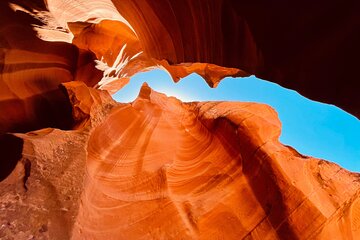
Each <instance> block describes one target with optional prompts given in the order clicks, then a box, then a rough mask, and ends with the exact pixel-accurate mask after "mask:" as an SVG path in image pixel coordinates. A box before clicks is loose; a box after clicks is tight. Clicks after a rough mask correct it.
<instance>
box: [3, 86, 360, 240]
mask: <svg viewBox="0 0 360 240" xmlns="http://www.w3.org/2000/svg"><path fill="white" fill-rule="evenodd" d="M64 88H65V89H66V91H67V92H68V94H69V96H72V101H71V102H72V104H73V107H74V112H80V111H81V112H82V115H81V116H82V118H81V119H82V121H81V122H80V123H81V124H79V125H78V126H79V127H78V130H70V131H64V130H56V129H44V130H40V131H35V132H30V133H27V134H15V135H14V137H16V138H19V139H22V141H23V147H22V157H21V159H20V160H19V162H18V163H17V165H16V166H15V168H14V169H13V171H12V172H11V174H10V175H8V176H7V177H6V178H5V180H3V181H2V182H1V183H0V184H1V188H0V196H1V198H0V200H1V205H0V207H1V214H0V221H1V228H0V236H1V237H2V238H4V239H28V237H29V236H33V237H34V238H35V239H332V237H333V236H337V237H338V238H337V239H351V238H352V239H356V237H357V236H358V234H359V230H358V229H359V226H360V225H359V223H358V221H357V219H358V214H359V213H358V212H359V210H358V208H359V206H358V205H359V204H358V202H359V200H358V199H359V197H358V195H359V186H360V178H359V177H360V176H359V175H358V174H355V173H350V172H348V171H346V170H344V169H342V168H340V167H339V166H337V165H336V164H333V163H329V162H327V161H324V160H319V159H314V158H311V157H306V156H302V155H301V154H299V153H297V152H296V150H294V149H292V148H291V147H287V146H284V145H282V144H281V143H279V141H278V137H279V135H280V130H281V124H280V122H279V120H278V118H277V115H276V113H275V111H274V110H273V109H272V108H270V107H268V106H266V105H263V104H256V103H238V102H193V103H182V102H180V101H179V100H177V99H176V98H173V97H167V96H166V95H164V94H161V93H157V92H155V91H153V90H152V89H150V88H149V87H148V86H147V85H146V84H144V85H143V87H142V89H141V92H140V93H139V97H138V98H137V99H136V100H135V101H134V102H132V103H129V104H120V103H115V102H114V101H112V100H111V98H108V97H106V96H109V95H108V94H107V93H106V92H103V91H99V90H94V89H90V88H88V87H86V86H85V85H84V84H82V83H80V82H74V83H71V84H70V83H69V84H65V85H64ZM100 106H101V107H100ZM76 109H77V110H76Z"/></svg>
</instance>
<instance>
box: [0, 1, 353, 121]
mask: <svg viewBox="0 0 360 240" xmlns="http://www.w3.org/2000/svg"><path fill="white" fill-rule="evenodd" d="M13 2H14V4H12V5H11V6H12V9H15V10H16V14H14V12H13V11H12V10H11V9H10V7H9V6H8V4H7V2H6V1H5V2H2V3H1V4H2V5H1V8H2V9H1V11H2V13H1V16H2V19H1V20H2V21H1V22H2V24H3V25H4V26H8V25H9V24H8V23H9V22H12V24H11V26H10V27H5V28H3V29H5V30H2V31H3V32H2V34H3V35H4V36H6V37H5V39H3V40H2V41H0V45H1V46H2V47H4V48H5V49H8V46H7V45H8V44H9V43H11V45H14V43H18V44H15V45H19V44H20V43H21V44H20V45H22V46H23V47H22V48H21V49H26V50H30V52H35V53H37V52H39V51H40V52H46V53H49V54H51V53H53V54H54V55H55V56H54V57H55V59H56V57H60V58H62V60H59V59H57V60H55V59H54V60H52V61H50V65H52V66H53V65H54V63H55V62H56V63H57V64H64V62H63V61H65V64H64V66H61V67H60V69H57V71H58V70H61V71H59V74H60V73H61V74H62V75H63V76H62V77H60V76H59V77H58V78H57V77H54V76H58V75H59V74H56V75H52V76H48V77H47V78H46V79H48V78H55V80H54V79H51V83H48V82H46V86H47V85H50V86H49V87H48V88H50V89H51V90H53V89H54V87H53V86H54V85H55V84H58V83H59V82H64V81H69V80H73V77H74V72H76V74H75V75H76V77H75V80H82V81H85V82H87V83H90V84H88V85H89V86H94V85H95V84H96V83H97V82H99V81H100V79H101V75H100V74H101V73H100V72H98V71H97V70H96V69H94V63H93V61H92V60H93V59H94V54H95V55H96V56H97V58H98V60H101V59H102V58H103V60H104V62H106V63H107V64H108V65H109V66H111V65H112V64H113V63H114V59H116V56H118V54H119V53H120V50H121V49H122V48H123V47H124V43H126V44H127V47H126V50H125V51H124V56H126V57H129V58H131V57H133V56H135V55H134V54H137V53H140V52H142V54H140V55H139V56H138V57H139V58H136V59H133V61H129V62H127V63H128V64H125V65H126V66H125V67H124V68H122V69H121V74H110V76H111V77H113V78H114V79H113V80H115V81H114V82H112V83H111V84H109V82H107V84H106V85H107V86H104V87H103V89H106V90H109V91H111V92H114V91H116V90H118V89H120V88H121V87H122V86H124V84H126V83H127V81H128V80H129V77H131V76H132V75H133V74H134V73H136V72H140V71H146V70H147V69H151V68H154V67H161V68H165V69H167V70H168V71H169V73H170V74H171V75H172V76H173V78H174V80H175V81H177V80H179V79H180V78H181V77H184V76H186V75H188V74H190V73H192V72H196V73H198V74H200V75H202V76H203V77H204V78H205V80H206V81H207V83H208V84H209V85H210V86H216V85H217V84H218V82H219V81H220V80H221V79H222V78H223V77H226V76H248V75H251V74H255V75H256V76H258V77H260V78H263V79H266V80H269V81H272V82H276V83H279V84H280V85H282V86H285V87H288V88H291V89H295V90H297V91H298V92H299V93H301V94H303V95H305V96H307V97H310V98H312V99H314V100H318V101H322V102H327V103H332V104H335V105H337V106H339V107H341V108H343V109H345V110H346V111H348V112H350V113H352V114H354V115H355V116H357V117H359V109H360V103H359V101H358V100H357V96H358V90H357V89H359V87H360V86H359V82H358V81H355V80H354V79H356V77H355V76H357V56H358V55H359V54H360V47H359V46H358V44H357V42H358V40H359V38H360V34H359V31H358V27H357V26H358V25H359V22H360V18H359V15H358V14H357V13H358V12H359V10H360V4H359V3H358V2H357V1H352V0H349V1H348V2H347V3H346V4H345V3H343V1H340V0H335V1H332V2H329V1H325V0H321V1H316V2H312V1H310V2H309V1H305V2H304V1H295V2H292V3H287V2H284V1H277V2H276V3H272V4H271V6H269V5H268V4H267V3H265V2H263V1H261V0H256V1H252V2H251V3H248V2H247V1H242V0H240V1H239V0H215V1H205V0H201V1H189V0H183V1H170V0H159V1H156V2H154V1H149V0H145V1H137V0H136V1H135V0H122V1H117V0H113V1H110V0H91V1H83V0H75V1H74V0H48V1H46V2H44V1H42V0H36V1H31V2H26V1H20V0H14V1H13ZM319 9H321V11H320V10H319ZM30 24H32V25H35V29H36V30H37V31H36V32H34V31H33V30H32V28H30V26H29V25H30ZM84 28H85V29H84ZM34 34H37V35H38V36H39V37H40V38H41V39H45V40H46V42H45V43H44V42H43V41H39V39H35V40H36V41H35V40H32V39H33V38H34ZM59 35H66V37H59ZM11 36H12V37H11ZM73 36H74V37H75V38H73V39H72V37H73ZM24 37H25V38H26V39H27V44H25V42H24V41H21V39H24ZM71 39H72V41H73V43H74V44H75V45H76V46H78V47H80V49H82V50H81V51H80V53H83V54H84V56H82V55H83V54H80V56H79V59H80V63H77V64H76V63H74V60H75V59H76V58H77V56H78V55H79V54H78V53H76V49H77V48H76V47H74V46H73V45H71V47H70V46H69V45H66V44H65V43H64V42H69V43H70V42H71ZM34 41H35V42H34ZM48 41H63V42H62V43H61V44H60V42H50V43H49V42H48ZM61 45H64V46H61ZM36 46H40V47H39V48H37V47H36ZM66 46H67V47H66ZM13 48H15V49H18V48H20V47H19V46H17V47H15V46H12V47H11V48H10V49H13ZM67 48H70V49H67ZM71 48H72V50H71ZM39 49H41V50H39ZM56 49H58V50H56ZM84 49H85V50H84ZM74 51H75V53H74ZM14 53H15V52H14ZM22 54H23V52H21V53H19V54H16V55H17V56H18V55H22ZM28 54H29V53H28ZM2 55H4V54H2ZM25 56H26V55H24V58H26V65H27V66H29V62H28V61H29V60H28V59H33V58H35V59H36V58H39V57H40V56H37V55H36V54H35V55H34V56H32V53H30V55H28V56H27V57H25ZM45 56H46V58H48V57H49V56H48V55H45ZM126 57H124V59H126ZM16 58H18V57H16ZM124 59H123V60H124ZM49 60H50V59H49ZM38 61H41V62H44V60H38ZM38 61H35V62H38ZM47 61H48V60H46V61H45V62H47ZM68 61H70V62H68ZM75 61H76V60H75ZM3 62H4V61H3ZM11 63H12V61H10V62H9V64H11ZM30 63H31V62H30ZM7 65H8V64H5V65H4V67H5V68H8V67H7ZM28 68H31V69H32V71H34V70H33V69H34V66H32V67H28ZM64 68H65V69H67V70H64ZM69 68H70V74H69ZM11 72H14V70H11ZM90 72H91V74H90ZM31 75H32V77H35V76H36V79H39V78H40V79H44V76H43V75H40V74H36V73H34V74H31ZM34 75H35V76H34ZM13 76H16V75H13ZM21 76H22V77H25V78H28V74H23V75H21ZM18 77H19V76H16V77H15V78H16V80H11V81H12V82H17V81H19V80H18ZM60 79H61V80H60ZM344 79H345V80H346V81H345V80H344ZM30 80H31V79H30ZM42 81H44V80H42ZM49 81H50V80H49ZM8 84H9V83H6V85H8ZM33 85H36V86H37V85H38V84H33ZM42 85H45V84H42ZM43 91H44V90H41V92H43ZM49 91H50V90H49ZM7 92H9V91H7ZM37 92H39V90H38V91H37ZM1 95H3V94H1ZM31 95H33V94H31ZM38 95H39V94H38ZM40 95H41V94H40ZM23 98H24V97H22V98H21V100H19V99H16V98H15V99H14V98H10V101H18V102H24V101H25V100H23ZM25 102H26V101H25ZM7 105H9V104H7ZM26 105H30V104H26ZM34 108H35V107H32V108H31V109H29V110H27V109H26V112H30V111H33V110H34ZM13 118H17V116H13ZM28 118H31V117H28ZM53 119H57V117H54V118H53ZM4 121H9V120H7V119H6V120H4ZM29 121H30V120H29ZM53 121H56V120H53ZM7 124H9V123H7ZM45 125H46V124H45ZM47 125H49V124H47Z"/></svg>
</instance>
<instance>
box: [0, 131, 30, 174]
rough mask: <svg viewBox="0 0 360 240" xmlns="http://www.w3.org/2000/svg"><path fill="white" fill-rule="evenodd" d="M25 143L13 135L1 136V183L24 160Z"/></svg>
mask: <svg viewBox="0 0 360 240" xmlns="http://www.w3.org/2000/svg"><path fill="white" fill-rule="evenodd" d="M23 144H24V141H23V140H22V139H21V138H18V137H16V136H14V135H11V134H0V152H1V158H0V159H1V160H0V164H1V168H0V181H2V180H4V179H5V178H6V177H7V176H8V175H9V174H10V173H11V172H12V171H13V170H14V168H15V166H16V164H17V163H18V161H19V160H20V159H21V158H22V150H23Z"/></svg>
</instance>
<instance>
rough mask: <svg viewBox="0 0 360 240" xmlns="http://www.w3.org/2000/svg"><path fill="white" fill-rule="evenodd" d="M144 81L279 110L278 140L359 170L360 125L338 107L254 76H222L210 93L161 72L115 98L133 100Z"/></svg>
mask: <svg viewBox="0 0 360 240" xmlns="http://www.w3.org/2000/svg"><path fill="white" fill-rule="evenodd" d="M143 82H147V83H148V84H149V85H150V87H151V88H153V89H154V90H156V91H159V92H163V93H165V94H166V95H168V96H175V97H177V98H179V99H181V100H182V101H219V100H226V101H242V102H260V103H266V104H268V105H270V106H272V107H273V108H275V110H276V111H277V112H278V114H279V117H280V120H281V122H282V126H283V129H282V135H281V137H280V141H281V142H282V143H284V144H286V145H290V146H293V147H294V148H296V149H297V150H298V151H299V152H300V153H302V154H304V155H309V156H313V157H317V158H321V159H326V160H329V161H333V162H336V163H337V164H339V165H341V166H342V167H345V168H347V169H349V170H350V171H355V172H360V121H359V120H358V119H356V118H355V117H354V116H352V115H350V114H348V113H346V112H344V111H342V110H341V109H339V108H337V107H335V106H332V105H328V104H322V103H318V102H314V101H311V100H309V99H307V98H304V97H303V96H301V95H300V94H298V93H297V92H295V91H292V90H288V89H285V88H282V87H280V86H279V85H277V84H274V83H270V82H267V81H263V80H261V79H258V78H256V77H254V76H251V77H248V78H226V79H224V80H223V81H222V82H221V83H220V84H219V86H218V87H217V88H215V89H212V88H210V87H208V86H207V84H206V83H205V81H204V80H203V79H202V78H201V77H200V76H198V75H196V74H191V75H190V76H188V77H186V78H184V79H182V80H181V81H180V82H178V83H176V84H175V83H174V82H173V81H172V80H171V78H170V76H169V75H168V74H167V73H166V72H164V71H162V70H152V71H149V72H145V73H139V74H137V75H135V76H134V77H133V78H132V79H131V81H130V83H129V84H128V85H126V86H125V87H124V88H123V89H121V90H120V91H119V92H117V93H116V94H115V95H114V96H113V97H114V99H115V100H116V101H119V102H130V101H133V100H134V99H135V98H136V97H137V95H138V93H139V90H140V87H141V85H142V83H143Z"/></svg>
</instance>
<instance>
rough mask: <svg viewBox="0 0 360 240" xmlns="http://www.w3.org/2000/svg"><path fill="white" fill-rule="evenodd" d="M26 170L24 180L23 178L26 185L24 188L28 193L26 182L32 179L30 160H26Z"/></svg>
mask: <svg viewBox="0 0 360 240" xmlns="http://www.w3.org/2000/svg"><path fill="white" fill-rule="evenodd" d="M24 170H25V174H24V178H23V183H24V188H25V190H26V191H27V190H28V188H27V186H26V182H27V180H28V178H29V177H30V171H31V162H30V160H29V159H25V160H24Z"/></svg>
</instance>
